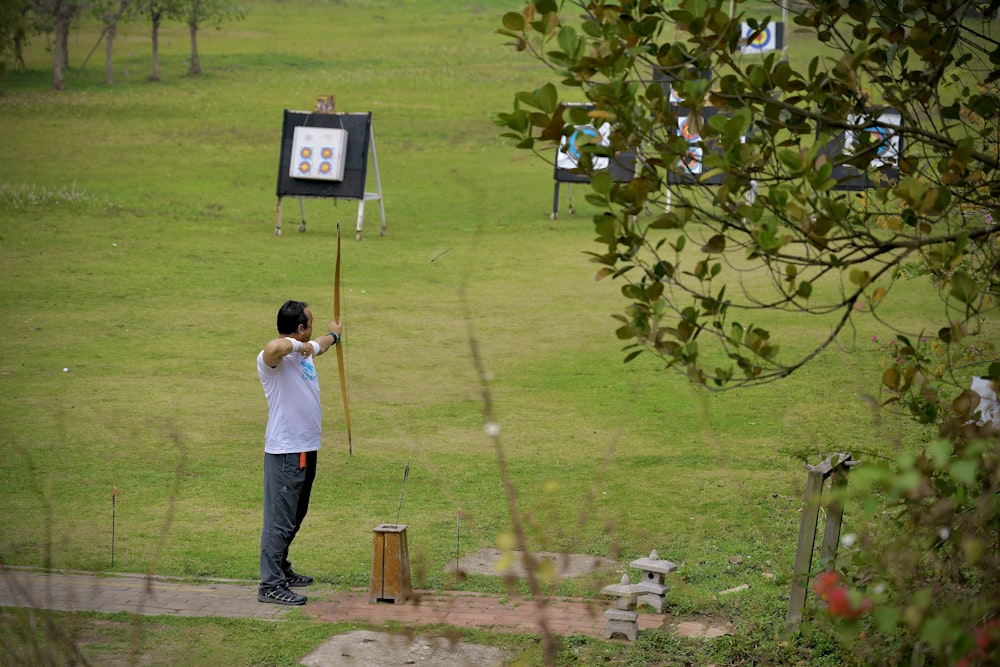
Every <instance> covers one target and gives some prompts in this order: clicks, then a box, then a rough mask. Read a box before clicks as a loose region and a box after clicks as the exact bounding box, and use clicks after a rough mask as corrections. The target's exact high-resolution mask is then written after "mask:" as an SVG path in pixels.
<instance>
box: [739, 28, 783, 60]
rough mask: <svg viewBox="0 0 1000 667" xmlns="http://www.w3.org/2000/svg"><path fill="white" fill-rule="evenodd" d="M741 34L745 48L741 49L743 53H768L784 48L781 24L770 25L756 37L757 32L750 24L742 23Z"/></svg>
mask: <svg viewBox="0 0 1000 667" xmlns="http://www.w3.org/2000/svg"><path fill="white" fill-rule="evenodd" d="M740 32H741V37H742V38H743V39H742V44H743V46H742V47H741V48H740V51H741V52H742V53H766V52H768V51H776V50H777V49H780V48H782V47H783V46H784V44H782V41H784V40H783V39H782V37H783V32H784V31H783V30H782V24H781V23H774V22H771V23H768V24H767V26H765V27H764V29H763V30H761V31H760V32H759V33H758V34H757V35H756V36H754V32H755V30H754V29H753V28H751V27H750V24H749V23H741V24H740Z"/></svg>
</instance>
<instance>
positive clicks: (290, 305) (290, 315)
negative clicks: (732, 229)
mask: <svg viewBox="0 0 1000 667" xmlns="http://www.w3.org/2000/svg"><path fill="white" fill-rule="evenodd" d="M308 307H309V304H308V303H306V302H305V301H292V300H288V301H286V302H284V303H283V304H281V308H279V309H278V333H280V334H293V333H297V332H298V330H299V325H300V324H301V325H302V326H307V325H308V324H309V318H308V317H306V308H308Z"/></svg>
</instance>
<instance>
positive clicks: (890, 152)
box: [844, 109, 903, 169]
mask: <svg viewBox="0 0 1000 667" xmlns="http://www.w3.org/2000/svg"><path fill="white" fill-rule="evenodd" d="M902 120H903V117H902V115H901V114H900V113H899V112H898V111H896V110H895V109H890V110H888V111H884V112H882V113H881V114H880V115H879V117H878V119H877V121H876V122H878V123H882V124H886V125H894V126H896V127H899V126H900V124H901V123H902ZM864 121H865V118H864V117H855V116H848V117H847V122H848V123H850V124H852V125H854V124H855V123H862V122H864ZM862 132H864V133H866V134H868V136H869V138H870V140H871V144H872V145H873V146H876V149H875V151H876V153H875V157H873V158H872V160H871V165H870V166H871V167H872V168H873V169H879V168H882V167H895V166H898V165H899V135H898V134H897V133H896V132H895V131H894V130H892V129H890V128H887V127H879V126H878V125H872V126H871V127H867V128H865V129H864V130H862ZM856 143H858V144H859V146H858V148H860V140H859V139H858V137H856V136H855V133H854V132H845V134H844V153H846V154H848V155H853V154H854V151H855V150H856V149H855V144H856Z"/></svg>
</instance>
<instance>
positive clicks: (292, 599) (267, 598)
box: [257, 587, 309, 605]
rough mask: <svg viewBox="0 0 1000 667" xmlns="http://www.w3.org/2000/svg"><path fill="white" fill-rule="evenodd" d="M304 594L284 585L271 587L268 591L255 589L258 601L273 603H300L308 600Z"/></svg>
mask: <svg viewBox="0 0 1000 667" xmlns="http://www.w3.org/2000/svg"><path fill="white" fill-rule="evenodd" d="M308 599H309V598H307V597H306V596H305V595H299V594H298V593H293V592H292V591H290V590H288V589H287V588H284V587H279V588H272V589H271V590H269V591H257V601H258V602H271V603H273V604H288V605H300V604H305V603H306V600H308Z"/></svg>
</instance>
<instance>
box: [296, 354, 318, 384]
mask: <svg viewBox="0 0 1000 667" xmlns="http://www.w3.org/2000/svg"><path fill="white" fill-rule="evenodd" d="M299 365H300V366H302V379H303V380H305V381H307V382H315V381H316V367H315V366H313V364H312V361H311V360H309V359H303V360H302V361H300V362H299Z"/></svg>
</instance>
